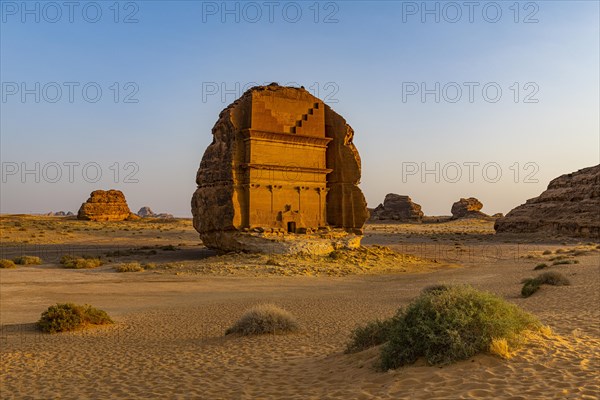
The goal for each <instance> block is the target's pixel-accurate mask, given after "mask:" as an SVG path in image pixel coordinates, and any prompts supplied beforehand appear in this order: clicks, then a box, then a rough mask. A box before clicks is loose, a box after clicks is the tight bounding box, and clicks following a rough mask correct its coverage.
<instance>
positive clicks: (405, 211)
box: [371, 193, 423, 222]
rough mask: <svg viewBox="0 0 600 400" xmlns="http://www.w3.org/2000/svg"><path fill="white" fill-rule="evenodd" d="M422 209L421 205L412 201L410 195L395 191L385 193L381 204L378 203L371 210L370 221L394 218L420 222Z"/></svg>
mask: <svg viewBox="0 0 600 400" xmlns="http://www.w3.org/2000/svg"><path fill="white" fill-rule="evenodd" d="M422 219H423V211H421V206H420V205H418V204H417V203H413V201H412V200H411V198H410V197H408V196H401V195H399V194H395V193H388V194H387V195H385V199H384V200H383V204H379V205H378V206H377V207H376V208H375V209H374V210H373V211H372V212H371V220H372V221H381V220H394V221H404V222H421V221H422Z"/></svg>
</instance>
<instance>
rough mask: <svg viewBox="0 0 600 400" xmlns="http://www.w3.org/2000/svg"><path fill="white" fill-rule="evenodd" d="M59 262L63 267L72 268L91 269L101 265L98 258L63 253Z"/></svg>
mask: <svg viewBox="0 0 600 400" xmlns="http://www.w3.org/2000/svg"><path fill="white" fill-rule="evenodd" d="M60 263H61V264H62V265H63V266H64V267H65V268H73V269H91V268H97V267H99V266H101V265H102V260H100V259H99V258H92V257H89V256H88V257H85V256H84V257H74V256H70V255H64V256H62V257H61V258H60Z"/></svg>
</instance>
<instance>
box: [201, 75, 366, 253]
mask: <svg viewBox="0 0 600 400" xmlns="http://www.w3.org/2000/svg"><path fill="white" fill-rule="evenodd" d="M212 136H213V141H212V143H211V144H210V145H209V146H208V148H207V149H206V150H205V152H204V156H203V157H202V161H201V163H200V168H199V169H198V172H197V175H196V183H197V185H198V186H197V189H196V191H195V192H194V194H193V197H192V202H191V206H192V214H193V216H194V220H193V223H194V228H195V229H196V230H197V231H198V233H199V234H200V237H201V239H202V241H203V243H204V245H205V246H207V247H210V248H214V249H219V250H224V251H260V248H261V245H260V244H259V243H260V242H262V243H264V245H265V246H263V248H264V249H265V251H272V249H271V248H270V247H269V246H270V245H271V244H273V243H275V242H277V244H278V247H277V248H280V247H281V248H283V247H285V248H289V249H290V251H296V250H291V249H295V248H296V246H292V245H289V246H288V244H290V243H292V242H293V240H299V239H300V238H298V236H297V235H298V234H304V233H310V232H320V231H323V229H325V228H333V229H338V230H340V231H342V232H343V233H344V234H347V235H350V236H356V237H357V238H358V239H357V240H354V239H352V240H351V241H350V242H351V243H352V245H357V244H359V243H360V237H361V236H362V228H363V225H364V222H365V220H366V219H367V218H368V212H367V204H366V201H365V198H364V196H363V193H362V191H361V190H360V188H359V187H358V184H359V182H360V175H361V162H360V156H359V155H358V151H357V149H356V147H355V146H354V144H353V137H354V130H353V129H352V128H351V127H350V125H348V124H347V123H346V120H345V119H344V118H343V117H342V116H341V115H339V114H337V113H336V112H335V111H333V110H332V109H331V108H330V107H329V106H328V105H326V104H325V103H324V102H323V101H322V100H320V99H318V98H316V97H314V96H313V95H312V94H310V93H309V92H308V91H307V90H305V89H302V88H295V87H283V86H279V85H278V84H275V83H272V84H270V85H268V86H256V87H253V88H251V89H249V90H248V91H246V92H245V93H244V94H243V95H242V96H241V97H240V98H239V99H238V100H236V101H235V102H234V103H232V104H230V105H229V106H228V107H227V108H225V109H224V110H223V111H222V112H221V113H220V114H219V119H218V121H217V123H216V124H215V126H214V127H213V129H212ZM254 230H258V231H261V230H262V231H263V232H264V235H263V236H261V237H260V238H258V237H257V238H254V239H255V240H254V239H253V240H252V241H253V243H256V246H255V245H254V244H253V245H250V244H249V242H250V240H251V238H249V237H246V236H247V235H246V232H252V231H254ZM324 232H328V230H327V229H325V230H324ZM268 233H272V234H273V235H269V236H268V237H267V234H268ZM283 236H286V237H285V238H283ZM321 236H322V239H323V241H322V242H324V241H331V239H330V238H328V236H330V235H329V233H324V234H323V235H321ZM342 236H343V235H342ZM288 239H290V240H288ZM292 239H293V240H292ZM322 242H319V241H318V240H315V241H314V243H321V244H322ZM350 242H349V243H350ZM314 243H313V242H311V244H310V246H312V245H313V244H314ZM321 244H319V245H317V246H321ZM279 245H281V246H279ZM307 246H308V245H307ZM336 246H338V244H336ZM323 248H327V249H331V251H333V249H334V247H333V245H328V246H324V247H323ZM256 249H258V250H256ZM282 251H283V250H282ZM303 251H304V250H303ZM307 251H308V250H307ZM319 251H320V250H319ZM323 251H325V250H323Z"/></svg>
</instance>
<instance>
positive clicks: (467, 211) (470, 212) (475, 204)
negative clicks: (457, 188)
mask: <svg viewBox="0 0 600 400" xmlns="http://www.w3.org/2000/svg"><path fill="white" fill-rule="evenodd" d="M482 208H483V203H482V202H480V201H479V200H477V199H476V198H475V197H469V198H468V199H464V198H461V199H460V200H459V201H457V202H456V203H454V204H452V210H451V212H452V218H453V219H458V218H480V217H487V215H486V214H484V213H482V212H481V211H479V210H481V209H482Z"/></svg>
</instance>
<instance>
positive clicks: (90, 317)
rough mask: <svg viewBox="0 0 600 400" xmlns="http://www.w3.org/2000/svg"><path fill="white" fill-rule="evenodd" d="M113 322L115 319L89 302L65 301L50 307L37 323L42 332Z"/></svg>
mask: <svg viewBox="0 0 600 400" xmlns="http://www.w3.org/2000/svg"><path fill="white" fill-rule="evenodd" d="M112 323H113V320H112V319H111V318H110V317H109V316H108V314H107V313H106V312H105V311H103V310H99V309H97V308H94V307H92V306H90V305H87V304H86V305H83V306H80V305H77V304H73V303H63V304H56V305H54V306H50V307H48V309H47V310H46V311H44V312H43V313H42V316H41V318H40V320H39V321H38V322H37V324H36V325H37V327H38V329H40V330H41V331H42V332H48V333H56V332H66V331H74V330H78V329H82V328H85V327H86V326H88V325H106V324H112Z"/></svg>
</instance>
